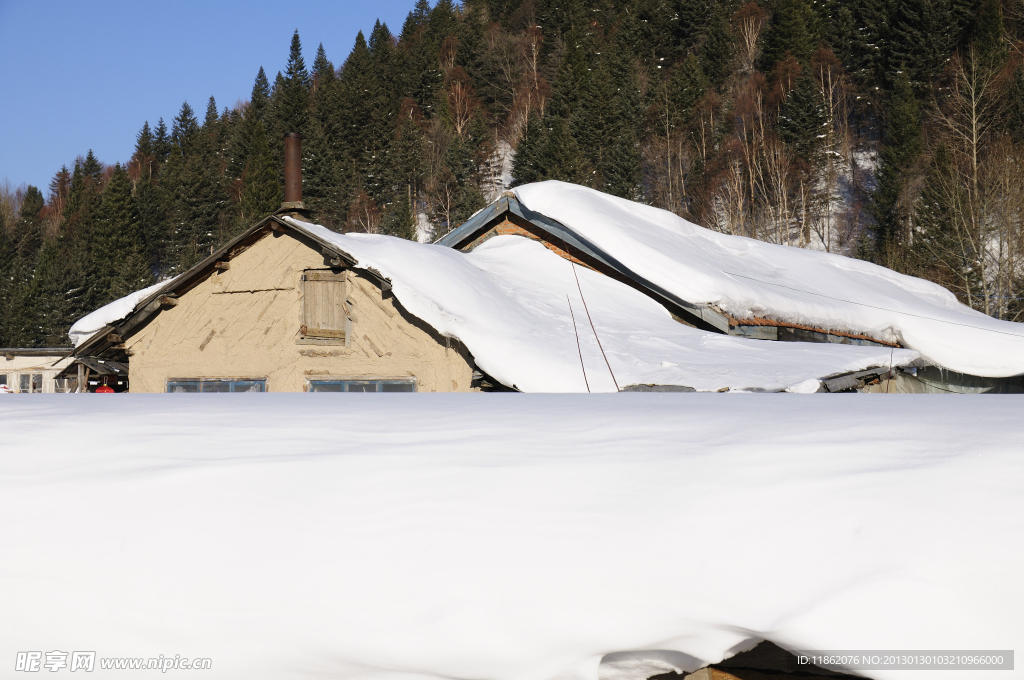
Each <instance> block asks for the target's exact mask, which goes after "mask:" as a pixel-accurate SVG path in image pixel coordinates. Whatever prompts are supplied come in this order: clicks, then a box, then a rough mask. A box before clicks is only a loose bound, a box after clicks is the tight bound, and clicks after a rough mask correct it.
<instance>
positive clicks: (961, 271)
mask: <svg viewBox="0 0 1024 680" xmlns="http://www.w3.org/2000/svg"><path fill="white" fill-rule="evenodd" d="M967 203H968V197H967V195H966V192H965V191H963V189H962V188H961V187H959V186H958V183H957V182H956V179H955V172H954V168H953V158H952V154H951V153H950V152H949V149H948V148H947V146H946V145H945V144H944V143H940V144H939V145H938V148H936V150H935V153H934V154H933V156H932V160H931V163H929V166H928V170H927V172H926V173H925V177H924V186H923V188H922V190H921V196H920V198H919V199H918V200H917V202H916V205H915V211H914V224H915V230H914V239H913V243H912V248H911V249H909V250H910V256H909V257H908V260H909V262H910V267H908V268H909V269H910V270H911V272H912V273H914V274H916V275H918V276H926V277H927V278H928V279H930V280H932V281H937V282H939V283H941V284H942V285H944V286H946V287H947V288H949V289H950V290H952V291H953V292H955V293H956V294H957V295H958V296H959V297H960V298H961V299H962V300H964V301H965V302H968V303H969V302H970V297H971V292H972V291H976V290H978V289H979V288H980V286H979V285H978V283H979V282H978V272H977V271H976V268H975V262H976V258H977V253H975V252H973V251H972V249H971V248H972V245H973V241H972V240H971V239H961V238H959V237H958V234H957V228H956V225H955V224H954V217H953V216H954V215H956V214H962V212H963V209H964V206H965V205H966V204H967ZM957 204H959V205H957Z"/></svg>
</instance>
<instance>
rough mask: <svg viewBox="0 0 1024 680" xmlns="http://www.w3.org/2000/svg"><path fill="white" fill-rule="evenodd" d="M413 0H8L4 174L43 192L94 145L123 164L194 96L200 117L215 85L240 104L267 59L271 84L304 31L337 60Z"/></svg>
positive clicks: (0, 81)
mask: <svg viewBox="0 0 1024 680" xmlns="http://www.w3.org/2000/svg"><path fill="white" fill-rule="evenodd" d="M414 2H415V0H376V1H375V2H366V1H365V0H362V1H357V0H338V1H336V2H327V1H316V0H290V1H288V2H270V1H269V0H246V1H244V2H243V1H240V0H227V1H221V0H209V1H208V2H195V1H192V0H178V1H177V2H173V3H167V2H159V3H157V2H138V1H137V0H136V1H134V2H130V1H128V0H101V1H98V2H82V0H66V1H60V2H48V1H45V0H31V1H30V0H0V93H2V97H0V102H2V103H0V180H2V179H3V178H5V177H6V178H7V179H9V180H10V181H11V183H12V184H15V185H20V184H22V183H27V184H35V185H36V186H39V187H40V188H41V189H43V193H44V194H45V193H46V187H47V186H48V185H49V182H50V179H51V178H52V177H53V175H54V173H55V172H57V170H59V169H60V166H61V165H63V164H67V165H68V167H71V166H72V164H73V163H74V161H75V158H76V157H77V156H80V155H82V156H84V155H85V153H86V151H88V150H89V149H92V150H93V152H94V153H95V154H96V156H97V157H98V158H99V159H100V160H101V161H103V162H104V163H109V164H113V163H115V162H117V161H121V162H124V161H126V160H128V158H129V157H130V156H131V153H132V150H133V149H134V146H135V134H136V132H138V130H139V128H141V127H142V124H143V122H144V121H146V120H148V121H150V123H151V124H153V125H155V124H156V121H157V119H158V118H160V117H161V116H162V117H163V118H164V120H165V121H167V123H168V125H170V121H171V119H172V118H174V116H175V114H177V112H178V109H179V108H180V107H181V103H182V102H183V101H186V100H187V101H188V102H189V104H191V105H192V108H194V109H195V110H196V113H197V115H198V116H199V118H200V120H201V119H202V115H203V112H204V111H205V110H206V102H207V100H208V99H209V98H210V96H211V95H213V96H214V97H216V99H217V106H218V108H220V109H222V110H223V108H224V106H229V107H230V106H234V105H235V103H236V102H237V101H238V100H240V99H248V96H249V92H250V91H251V90H252V84H253V80H254V79H255V77H256V73H257V71H259V68H260V66H261V65H262V66H263V67H264V68H265V69H266V70H267V76H268V78H270V81H271V82H273V80H274V76H275V75H276V73H277V72H278V71H280V70H284V67H285V63H286V62H287V60H288V46H289V44H290V41H291V36H292V32H293V31H294V30H295V29H298V30H299V36H300V37H301V38H302V48H303V50H302V51H303V56H304V57H305V60H306V65H307V66H312V63H313V57H314V56H315V55H316V48H317V45H318V44H320V43H321V42H322V43H323V45H324V49H325V50H327V56H328V57H329V58H330V59H331V61H333V62H334V64H335V66H338V65H339V64H341V62H343V61H344V59H345V57H346V56H347V55H348V53H349V51H350V50H351V49H352V45H353V43H354V41H355V37H356V33H357V32H358V31H359V30H362V31H363V32H364V33H365V34H367V35H369V32H370V30H371V29H372V28H373V23H374V21H375V20H376V19H377V18H380V19H381V21H384V22H385V23H387V25H388V27H389V28H391V30H392V32H393V33H398V32H399V31H400V30H401V28H402V23H403V21H404V20H405V17H406V15H407V14H408V13H409V10H411V9H412V7H413V4H414ZM431 4H434V3H433V2H431Z"/></svg>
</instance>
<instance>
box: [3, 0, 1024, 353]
mask: <svg viewBox="0 0 1024 680" xmlns="http://www.w3.org/2000/svg"><path fill="white" fill-rule="evenodd" d="M281 47H282V54H283V53H284V51H285V50H286V49H287V50H288V59H287V66H286V68H285V70H284V71H283V72H278V73H276V74H273V75H272V76H271V75H268V74H267V73H266V72H265V71H264V69H263V68H262V67H259V66H258V65H253V66H254V69H253V71H254V73H255V79H254V82H253V85H252V93H251V96H250V97H249V100H248V101H247V102H244V103H241V104H239V105H237V106H236V107H235V108H230V107H224V108H221V107H219V106H218V104H217V102H216V101H214V99H213V98H212V97H211V98H210V99H209V101H208V102H206V103H205V106H204V105H199V106H198V107H197V108H193V106H192V105H190V104H189V103H188V102H185V103H183V104H182V105H181V109H180V110H179V111H178V112H177V115H175V116H174V117H173V118H172V119H171V120H170V121H165V120H164V119H163V118H160V117H157V118H156V120H155V121H154V120H150V121H145V122H142V125H141V129H139V130H138V131H137V132H135V131H132V130H126V131H125V134H126V135H130V134H135V139H136V145H135V151H134V153H133V154H132V156H131V158H130V159H128V160H127V161H124V162H119V163H115V164H114V165H109V164H106V163H104V162H102V161H101V160H100V159H98V158H96V157H95V156H94V155H93V153H92V152H91V151H90V152H89V153H88V154H87V155H86V156H84V157H79V158H78V159H75V160H73V161H71V160H70V159H69V164H68V165H67V166H65V167H61V168H60V169H58V170H56V172H55V174H54V176H53V180H52V181H51V182H50V185H49V186H48V187H43V188H39V187H35V186H22V187H17V188H15V187H12V186H11V185H10V184H9V183H5V184H4V185H2V186H0V346H3V347H59V346H66V345H67V343H68V338H67V330H68V328H69V327H70V325H71V324H72V323H73V322H74V321H75V320H76V319H78V318H79V317H81V316H83V315H85V314H87V313H88V312H90V311H92V310H93V309H96V308H97V307H99V306H101V305H103V304H106V303H108V302H110V301H112V300H114V299H116V298H118V297H121V296H123V295H126V294H127V293H129V292H131V291H134V290H137V289H139V288H142V287H144V286H147V285H151V284H153V283H155V282H157V281H160V280H163V279H166V278H167V277H170V276H174V275H175V274H177V273H180V272H182V271H184V270H185V269H187V268H188V267H190V266H191V265H193V264H194V263H196V262H197V261H199V260H200V259H202V258H203V257H204V256H206V255H208V254H209V253H210V252H211V249H213V248H215V247H217V246H218V245H220V244H222V243H224V242H225V241H227V240H228V239H230V238H232V237H233V236H234V235H236V234H238V233H239V232H240V231H241V230H243V229H244V228H246V227H247V226H249V225H251V224H252V223H254V222H255V221H257V220H259V219H261V218H262V217H264V216H265V215H267V214H269V213H272V212H274V211H275V210H277V209H278V208H279V206H280V204H281V200H282V187H283V137H284V134H285V133H287V132H299V133H301V134H302V135H303V172H304V179H303V198H304V200H305V202H306V204H307V206H309V207H310V209H311V210H312V212H313V218H314V219H315V220H316V221H317V222H319V223H321V224H324V225H326V226H328V227H329V228H331V229H334V230H337V231H362V232H370V233H382V234H390V235H393V236H397V237H402V238H410V239H414V238H420V239H421V240H423V239H433V238H437V237H439V236H441V235H443V234H444V233H445V232H447V231H448V230H450V229H452V228H454V227H456V226H458V224H460V223H461V222H462V221H463V220H465V219H466V218H467V217H469V216H470V215H471V214H472V213H473V212H475V211H476V210H478V209H479V208H481V207H483V206H484V205H486V204H487V203H488V202H489V201H491V200H493V199H494V198H496V197H497V196H498V195H499V194H500V192H501V191H503V190H505V189H507V188H508V187H509V186H510V184H511V185H516V184H523V183H529V182H535V181H541V180H547V179H559V180H565V181H569V182H575V183H578V184H584V185H587V186H590V187H593V188H595V189H599V190H601V191H604V192H607V193H610V194H614V195H617V196H622V197H626V198H629V199H632V200H636V201H641V202H644V203H649V204H651V205H655V206H658V207H660V208H665V209H667V210H670V211H672V212H674V213H676V214H678V215H681V216H682V217H684V218H686V219H688V220H691V221H693V222H695V223H697V224H699V225H701V226H704V227H707V228H710V229H714V230H717V231H721V232H724V233H729V234H736V235H742V236H747V237H750V238H754V239H760V240H764V241H770V242H773V243H779V244H786V245H789V246H793V247H802V248H814V249H818V250H823V251H828V252H833V253H840V254H844V255H849V256H853V257H857V258H861V259H865V260H870V261H872V262H876V263H878V264H881V265H884V266H886V267H890V268H892V269H895V270H897V271H900V272H904V273H908V274H912V275H915V276H921V277H924V278H927V279H929V280H932V281H935V282H938V283H939V284H941V285H943V286H946V287H947V288H949V289H950V290H951V291H953V292H954V293H955V294H956V295H957V297H958V298H959V299H960V300H961V301H962V302H963V303H965V304H967V305H970V306H971V307H973V308H975V309H977V310H979V311H981V312H984V313H986V314H989V315H992V316H995V317H999V318H1003V319H1011V320H1017V321H1021V320H1024V304H1022V299H1024V66H1022V62H1024V59H1022V55H1024V0H749V1H744V0H463V2H462V3H461V4H458V3H455V2H453V1H452V0H436V4H434V5H433V6H432V5H431V4H430V3H429V2H428V0H417V1H416V2H415V5H414V6H413V7H412V10H411V11H410V12H409V14H408V17H407V18H406V20H405V22H404V24H403V25H402V26H401V27H400V30H399V31H398V32H397V33H396V32H393V30H392V28H389V27H388V26H386V25H385V24H382V23H380V22H378V23H377V25H375V26H374V28H373V30H372V32H371V33H370V34H369V36H365V35H363V34H362V33H359V34H358V35H357V36H355V41H354V44H353V46H352V49H351V51H350V52H349V54H347V55H331V56H334V58H335V59H338V61H332V60H331V56H329V55H327V54H326V53H325V51H324V49H323V46H322V45H321V46H320V47H319V48H318V49H316V50H310V49H308V48H309V46H308V45H307V46H306V49H305V50H304V48H303V45H302V43H301V39H300V36H299V33H298V32H297V31H296V32H295V34H294V36H293V38H292V40H291V44H290V46H289V45H282V46H281ZM310 55H313V56H312V59H310ZM196 104H199V103H198V102H196ZM154 115H155V114H154ZM140 122H141V121H140Z"/></svg>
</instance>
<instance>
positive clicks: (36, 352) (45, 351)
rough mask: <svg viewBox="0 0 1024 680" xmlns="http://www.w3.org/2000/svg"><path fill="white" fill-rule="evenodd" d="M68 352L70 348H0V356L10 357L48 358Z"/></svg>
mask: <svg viewBox="0 0 1024 680" xmlns="http://www.w3.org/2000/svg"><path fill="white" fill-rule="evenodd" d="M70 351H71V348H70V347H0V355H3V356H12V357H50V356H58V355H62V354H67V353H68V352H70Z"/></svg>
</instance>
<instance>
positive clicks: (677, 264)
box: [515, 181, 1024, 377]
mask: <svg viewBox="0 0 1024 680" xmlns="http://www.w3.org/2000/svg"><path fill="white" fill-rule="evenodd" d="M515 192H516V196H517V197H518V199H519V200H520V201H521V202H522V203H523V205H525V206H526V207H527V208H529V209H531V210H534V211H537V212H540V213H543V214H544V215H547V216H548V217H551V218H553V219H555V220H558V221H559V222H561V223H562V224H563V225H565V226H566V227H568V228H569V229H571V230H573V231H574V232H575V233H577V234H579V235H580V236H582V237H583V238H585V239H586V240H588V241H589V242H591V243H592V244H594V245H595V246H596V247H598V248H600V249H601V250H603V251H605V252H606V253H609V254H610V255H612V256H613V257H615V258H616V259H618V260H619V261H620V262H622V263H623V264H624V265H625V266H626V267H628V268H630V269H631V270H633V271H634V272H636V273H637V274H639V275H641V276H643V277H645V278H646V279H647V280H649V281H650V282H652V283H654V284H657V285H658V286H661V287H662V288H664V289H665V290H668V291H670V292H672V293H674V294H675V295H677V296H679V297H680V298H682V299H684V300H687V301H689V302H693V303H712V304H716V305H718V306H719V307H720V308H721V309H722V310H724V311H725V312H727V313H729V314H731V315H733V316H735V317H737V318H740V319H743V318H750V317H754V316H759V317H767V318H771V319H775V320H778V321H784V322H789V323H798V324H806V325H811V326H815V327H818V328H824V329H833V330H841V331H850V332H854V333H870V334H871V335H873V336H874V337H877V338H879V339H882V340H887V341H898V342H900V343H901V344H902V345H904V346H905V347H910V348H913V349H916V350H919V351H920V352H921V353H922V354H923V355H924V356H925V358H926V359H928V360H930V361H933V362H935V363H937V364H939V365H941V366H944V367H946V368H949V369H952V370H955V371H960V372H963V373H970V374H973V375H981V376H992V377H1000V376H1011V375H1018V374H1022V373H1024V325H1022V324H1019V323H1011V322H1008V321H1000V320H997V319H993V318H991V317H989V316H986V315H984V314H982V313H981V312H977V311H975V310H972V309H970V308H969V307H966V306H965V305H962V304H960V303H959V302H957V300H956V297H955V296H954V295H953V294H952V293H950V292H949V291H948V290H946V289H945V288H942V287H941V286H938V285H936V284H934V283H931V282H928V281H925V280H923V279H918V278H915V277H911V276H905V275H902V274H897V273H896V272H893V271H891V270H889V269H885V268H884V267H879V266H877V265H873V264H871V263H868V262H863V261H860V260H854V259H851V258H847V257H843V256H841V255H830V254H827V253H821V252H816V251H812V250H807V249H802V248H790V247H787V246H780V245H773V244H769V243H764V242H761V241H755V240H753V239H749V238H745V237H742V236H731V235H727V234H720V233H717V232H713V231H710V230H708V229H704V228H702V227H698V226H697V225H695V224H692V223H690V222H687V221H686V220H683V219H682V218H680V217H678V216H676V215H674V214H672V213H670V212H668V211H665V210H660V209H658V208H654V207H651V206H647V205H642V204H639V203H634V202H632V201H627V200H625V199H621V198H616V197H614V196H609V195H608V194H603V193H601V192H599V191H595V190H593V189H587V188H585V187H581V186H577V185H574V184H566V183H564V182H557V181H549V182H539V183H537V184H529V185H525V186H521V187H518V188H517V189H515Z"/></svg>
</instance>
